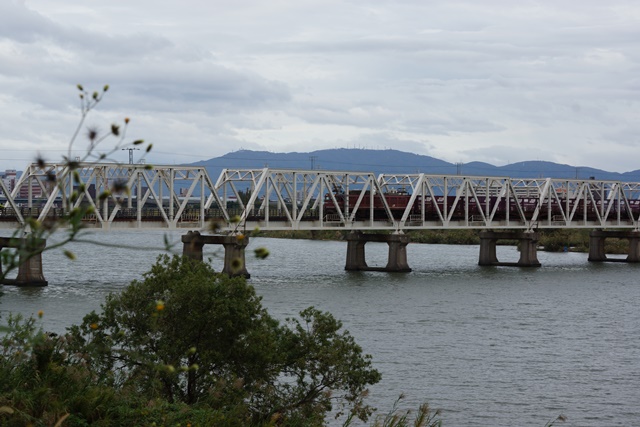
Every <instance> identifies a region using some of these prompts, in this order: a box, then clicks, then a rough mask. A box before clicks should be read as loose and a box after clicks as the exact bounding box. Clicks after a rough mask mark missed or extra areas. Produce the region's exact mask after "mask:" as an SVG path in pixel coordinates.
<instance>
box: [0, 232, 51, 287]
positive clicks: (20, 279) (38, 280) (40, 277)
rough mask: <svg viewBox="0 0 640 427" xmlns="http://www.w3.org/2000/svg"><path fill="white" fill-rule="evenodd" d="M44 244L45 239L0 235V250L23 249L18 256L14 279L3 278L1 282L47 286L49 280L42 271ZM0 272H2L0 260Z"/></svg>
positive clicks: (45, 244)
mask: <svg viewBox="0 0 640 427" xmlns="http://www.w3.org/2000/svg"><path fill="white" fill-rule="evenodd" d="M27 246H28V247H27ZM46 246H47V241H46V240H45V239H35V240H33V239H28V238H12V237H0V250H2V249H4V248H15V249H17V250H21V249H22V251H23V252H21V253H20V256H19V263H20V265H19V266H18V275H17V276H16V278H15V279H4V281H3V282H2V283H3V284H5V285H16V286H47V285H48V284H49V282H47V280H46V279H45V278H44V273H43V272H42V251H43V250H44V248H45V247H46ZM0 273H2V263H1V262H0Z"/></svg>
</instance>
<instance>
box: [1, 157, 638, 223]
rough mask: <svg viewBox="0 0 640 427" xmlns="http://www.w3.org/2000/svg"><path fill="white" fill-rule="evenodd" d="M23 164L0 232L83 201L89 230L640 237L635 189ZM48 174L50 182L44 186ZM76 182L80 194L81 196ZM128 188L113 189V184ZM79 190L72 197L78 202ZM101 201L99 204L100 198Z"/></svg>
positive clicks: (560, 182)
mask: <svg viewBox="0 0 640 427" xmlns="http://www.w3.org/2000/svg"><path fill="white" fill-rule="evenodd" d="M75 173H76V176H75V178H74V177H73V175H72V173H71V172H70V171H69V170H68V168H67V167H66V166H65V165H57V164H48V165H46V166H44V167H39V166H38V165H36V164H32V165H29V166H28V167H27V168H26V170H25V173H23V174H22V176H21V177H20V179H19V180H18V182H17V183H16V186H15V187H14V189H13V191H11V192H10V193H9V191H8V189H7V188H6V187H5V185H4V183H2V182H1V181H0V189H1V190H2V193H3V194H4V196H2V197H1V198H0V201H1V203H2V204H3V206H4V207H3V208H2V209H0V227H4V228H15V227H17V226H18V225H20V224H25V222H26V219H27V218H29V217H33V218H37V219H38V220H40V221H45V220H47V218H56V217H59V216H60V215H62V214H64V212H69V211H70V210H71V209H73V208H75V207H78V206H80V205H85V206H86V205H89V206H92V207H93V211H94V213H92V214H91V215H89V216H86V217H84V218H83V222H84V224H85V225H86V226H87V227H92V228H102V229H114V228H165V229H180V228H188V229H205V230H206V229H210V228H211V227H210V224H211V223H212V222H215V223H216V224H217V226H218V227H219V229H220V230H221V231H247V230H253V229H255V228H260V229H263V230H345V229H346V230H392V231H403V230H411V229H524V230H535V229H542V228H620V229H633V230H638V219H639V217H640V183H626V182H619V181H600V180H565V179H551V178H547V179H513V178H499V177H463V176H443V175H427V174H422V173H420V174H403V175H387V174H383V175H380V176H375V175H374V174H372V173H366V172H347V171H319V170H283V169H269V168H265V169H251V170H249V169H225V170H223V171H222V173H221V174H220V176H219V177H217V180H215V181H213V180H212V179H211V177H209V175H208V174H207V172H206V170H205V168H204V167H186V166H185V167H180V166H153V167H148V166H145V165H121V164H113V163H102V164H86V165H81V167H80V168H79V169H77V170H76V171H75ZM51 177H55V181H56V182H57V185H56V183H54V180H52V179H51ZM79 185H80V186H82V187H84V188H85V189H86V191H84V192H83V191H79V190H81V189H82V188H81V187H79ZM114 185H115V187H121V188H125V189H126V188H128V189H129V191H121V192H112V191H111V190H112V189H113V187H114ZM74 193H76V195H77V197H76V196H74ZM101 194H106V195H107V197H103V198H101V197H100V195H101Z"/></svg>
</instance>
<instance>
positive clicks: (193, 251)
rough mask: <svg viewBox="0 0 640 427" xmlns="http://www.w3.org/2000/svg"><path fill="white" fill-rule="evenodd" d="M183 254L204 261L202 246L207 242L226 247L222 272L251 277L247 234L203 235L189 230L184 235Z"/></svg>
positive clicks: (231, 275)
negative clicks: (247, 263)
mask: <svg viewBox="0 0 640 427" xmlns="http://www.w3.org/2000/svg"><path fill="white" fill-rule="evenodd" d="M182 243H183V248H182V254H183V255H185V256H188V257H189V258H192V259H196V260H198V261H203V255H202V248H203V247H204V245H207V244H214V245H222V246H223V247H224V266H223V268H222V272H223V273H225V274H227V275H228V276H230V277H237V276H242V277H245V278H247V279H248V278H249V277H251V275H250V274H249V272H248V271H247V265H246V263H245V248H246V247H247V245H248V244H249V238H248V237H246V236H234V235H227V236H203V235H202V234H200V232H199V231H189V232H188V233H187V234H185V235H183V236H182Z"/></svg>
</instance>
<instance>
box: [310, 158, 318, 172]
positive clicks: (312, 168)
mask: <svg viewBox="0 0 640 427" xmlns="http://www.w3.org/2000/svg"><path fill="white" fill-rule="evenodd" d="M317 158H318V156H309V160H310V161H311V170H314V169H315V168H316V159H317Z"/></svg>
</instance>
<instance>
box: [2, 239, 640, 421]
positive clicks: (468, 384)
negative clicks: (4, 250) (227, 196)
mask: <svg viewBox="0 0 640 427" xmlns="http://www.w3.org/2000/svg"><path fill="white" fill-rule="evenodd" d="M163 235H164V233H161V232H135V231H134V232H129V233H124V232H110V233H100V232H96V234H94V235H93V236H94V238H95V239H96V240H98V241H100V242H101V243H112V244H116V245H118V244H125V245H130V246H133V247H138V248H140V247H144V248H148V249H146V250H140V249H127V248H117V247H108V246H107V247H105V246H97V245H92V244H79V243H75V244H72V245H70V246H69V249H71V250H72V251H74V252H75V253H76V255H77V256H78V258H77V259H76V260H75V261H70V260H68V259H67V258H65V257H64V256H63V255H62V253H61V252H60V251H51V252H47V253H46V254H45V255H44V259H43V264H44V270H45V277H46V279H47V280H48V281H49V286H48V287H45V288H16V287H9V286H5V287H4V288H3V292H4V295H3V296H2V297H0V312H1V313H2V315H3V316H6V314H7V313H8V312H10V311H12V312H20V313H23V314H25V315H31V314H34V313H37V312H38V311H39V310H43V311H44V313H45V315H44V317H43V319H42V321H41V322H42V325H43V327H44V329H46V330H49V331H54V332H63V331H64V329H65V328H66V327H67V326H69V325H71V324H74V323H79V322H80V321H81V319H82V317H83V316H84V314H86V313H87V312H89V311H91V310H94V309H99V307H100V303H101V302H102V301H103V299H104V297H105V295H107V294H108V293H109V292H117V291H119V290H120V289H122V288H123V287H124V286H126V285H127V284H128V283H129V282H130V281H131V280H133V279H137V278H141V273H142V272H144V271H146V270H148V269H149V267H150V265H151V264H152V263H153V262H154V260H155V258H156V256H157V255H158V254H159V253H161V252H162V250H161V249H159V248H160V247H161V246H162V240H163ZM167 236H168V237H169V239H170V240H173V241H179V234H167ZM258 246H264V247H266V248H268V249H269V251H270V253H271V255H270V256H269V257H268V258H267V259H265V260H258V259H255V258H253V257H252V256H251V254H250V253H249V252H248V253H247V267H248V270H249V272H250V273H251V275H252V277H251V279H250V282H251V284H252V285H253V286H254V287H255V288H256V290H257V292H258V294H259V295H261V296H262V297H263V303H264V306H265V307H266V308H267V309H268V310H269V312H270V313H271V314H272V315H273V316H275V317H277V318H280V319H284V318H285V317H288V316H294V315H296V314H297V313H298V312H299V311H300V310H302V309H303V308H306V307H308V306H315V307H317V308H319V309H321V310H326V311H329V312H331V313H333V314H334V315H335V316H336V317H337V318H338V319H340V320H342V321H343V323H344V326H345V328H346V329H348V330H349V331H350V332H351V334H352V335H354V337H355V338H356V340H357V342H358V343H359V344H360V345H361V346H362V347H363V349H364V351H365V352H366V353H369V354H371V355H372V356H373V361H374V366H375V367H376V368H377V369H378V370H380V371H381V373H382V375H383V379H382V381H381V382H380V383H379V384H377V385H376V386H374V387H372V390H371V396H370V403H372V404H374V405H375V406H377V407H378V408H379V409H380V411H381V412H386V411H387V410H389V409H390V408H391V406H392V404H393V402H394V400H395V399H396V398H397V397H398V395H399V394H400V393H404V394H405V395H406V399H405V400H404V401H403V403H402V405H401V407H403V408H416V407H417V406H418V404H419V403H420V402H423V401H428V402H429V404H430V406H431V407H432V408H439V409H441V411H442V418H443V419H444V425H445V426H479V425H483V426H484V425H491V426H525V425H526V426H541V427H542V426H544V425H545V423H547V422H548V421H550V420H552V419H554V418H555V417H556V416H558V415H560V414H563V415H565V416H566V417H567V421H566V422H565V423H560V424H559V425H563V426H629V425H640V407H639V406H638V403H639V402H640V312H639V310H638V303H639V302H640V283H639V282H640V281H639V280H638V276H639V273H640V265H631V264H625V263H604V264H593V263H588V262H587V255H586V254H581V253H544V252H539V253H538V259H539V260H540V262H541V263H542V267H541V268H514V267H479V266H478V265H477V261H478V251H479V249H478V247H477V246H450V245H419V244H410V245H409V246H408V248H407V249H408V260H409V265H410V266H411V267H412V268H413V271H412V272H411V273H396V274H388V273H379V272H345V271H344V263H345V255H346V243H345V242H324V241H303V240H279V239H265V238H254V239H252V240H251V243H250V248H255V247H258ZM153 248H155V249H153ZM175 248H176V250H177V251H180V250H181V246H180V245H179V244H177V245H176V247H175ZM205 249H206V251H207V252H206V253H205V256H209V257H212V263H213V264H214V266H216V267H217V268H220V267H221V265H222V261H221V259H220V255H221V252H220V251H218V252H216V248H213V247H209V246H206V247H205ZM366 249H367V262H368V263H369V265H370V266H384V265H385V264H386V256H387V250H386V245H385V244H378V243H368V244H367V246H366ZM498 249H499V251H498V257H499V258H500V260H501V261H517V258H518V254H517V253H516V249H515V248H513V247H499V248H498Z"/></svg>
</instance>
